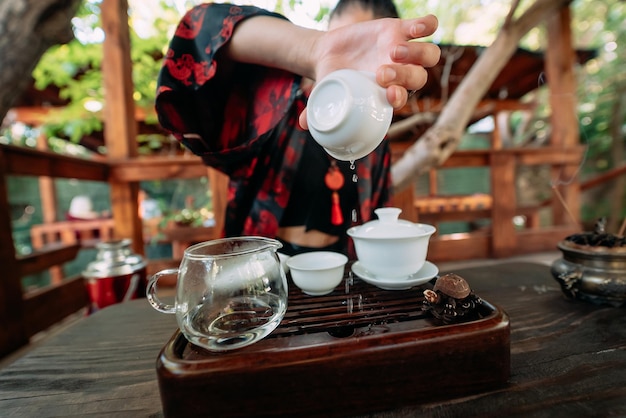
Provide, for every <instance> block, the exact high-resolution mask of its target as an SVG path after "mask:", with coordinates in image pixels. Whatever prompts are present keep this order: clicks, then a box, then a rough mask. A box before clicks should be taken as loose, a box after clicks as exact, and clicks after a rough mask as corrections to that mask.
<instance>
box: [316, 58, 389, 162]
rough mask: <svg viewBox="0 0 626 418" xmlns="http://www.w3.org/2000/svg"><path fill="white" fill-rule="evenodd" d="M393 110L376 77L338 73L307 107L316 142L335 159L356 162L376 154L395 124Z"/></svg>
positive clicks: (319, 86) (326, 79)
mask: <svg viewBox="0 0 626 418" xmlns="http://www.w3.org/2000/svg"><path fill="white" fill-rule="evenodd" d="M392 116H393V108H392V107H391V105H390V104H389V102H388V101H387V96H386V92H385V89H384V88H382V87H381V86H379V85H378V83H376V77H375V75H374V74H373V73H367V72H363V71H355V70H348V69H343V70H338V71H334V72H332V73H330V74H329V75H328V76H326V77H324V78H323V79H322V80H321V81H320V82H318V83H317V84H316V85H315V87H314V88H313V91H311V95H310V97H309V101H308V104H307V120H308V124H309V131H310V132H311V135H312V136H313V138H314V139H315V140H316V141H317V142H318V143H319V144H320V145H321V146H322V147H324V149H325V150H326V152H328V154H330V155H331V156H332V157H334V158H336V159H338V160H343V161H354V160H357V159H359V158H362V157H365V156H366V155H367V154H369V153H370V152H372V151H373V150H374V149H375V148H376V147H377V146H378V144H380V142H381V141H382V140H383V138H384V137H385V135H386V134H387V130H388V129H389V125H390V124H391V118H392Z"/></svg>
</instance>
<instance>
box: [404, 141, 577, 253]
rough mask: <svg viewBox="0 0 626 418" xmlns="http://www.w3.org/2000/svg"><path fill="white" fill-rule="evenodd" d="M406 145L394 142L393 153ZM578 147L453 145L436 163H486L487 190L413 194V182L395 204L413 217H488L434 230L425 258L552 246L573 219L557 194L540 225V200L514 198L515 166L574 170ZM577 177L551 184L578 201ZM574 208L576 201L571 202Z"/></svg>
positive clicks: (568, 229) (572, 226)
mask: <svg viewBox="0 0 626 418" xmlns="http://www.w3.org/2000/svg"><path fill="white" fill-rule="evenodd" d="M405 148H406V145H403V144H401V143H400V144H398V143H396V144H393V145H392V150H393V152H394V156H395V157H396V158H397V157H399V156H400V155H402V153H403V152H404V149H405ZM583 151H584V149H583V147H571V148H568V149H565V150H564V149H561V148H558V149H557V148H556V147H543V148H512V149H487V150H469V151H457V152H455V153H454V154H452V155H451V156H450V158H449V159H448V160H447V161H446V162H445V163H444V164H443V165H442V166H441V167H439V168H438V169H446V168H461V167H488V168H489V169H490V179H491V180H490V181H491V193H490V194H489V195H487V196H486V195H477V196H472V195H467V196H458V195H455V196H444V195H427V196H417V195H416V194H415V190H414V188H407V189H406V190H403V191H402V192H401V193H398V194H396V195H395V196H394V202H395V203H394V204H395V205H396V206H399V207H401V208H402V209H403V212H402V216H403V217H404V218H405V219H409V220H412V221H414V222H417V221H422V222H428V223H437V222H443V221H451V220H476V219H489V220H490V221H491V226H490V227H489V228H487V229H480V230H477V231H474V232H469V233H459V234H449V235H441V234H438V235H437V236H435V237H434V238H433V239H432V240H431V244H430V247H429V252H428V254H429V259H431V260H433V261H451V260H461V259H473V258H498V257H508V256H512V255H518V254H528V253H534V252H542V251H554V250H556V248H557V247H556V244H557V242H558V241H559V240H561V239H563V238H564V237H566V236H567V235H570V234H572V233H575V232H579V231H580V226H579V225H578V223H577V222H576V220H574V219H571V218H570V217H569V216H568V214H567V210H566V209H565V208H563V201H562V199H557V198H556V197H554V198H553V199H552V200H551V206H550V209H551V210H552V224H551V225H548V226H545V227H540V226H539V221H538V218H539V213H538V211H539V210H540V209H542V208H543V205H537V206H533V207H522V206H520V205H518V203H517V193H516V186H515V178H516V172H517V171H516V170H517V169H518V168H519V167H521V166H533V165H547V166H550V167H551V168H552V170H553V171H554V170H558V171H562V172H566V173H571V172H575V171H576V169H577V168H578V167H579V165H580V163H581V161H582V156H583ZM578 192H579V186H578V183H576V182H572V183H571V184H568V185H561V186H559V187H558V188H555V189H554V190H553V193H559V196H560V197H562V196H567V199H566V204H567V201H574V202H576V204H577V203H578V201H579V199H578ZM570 209H571V210H572V211H573V212H574V213H578V207H577V206H574V205H573V206H572V207H571V208H570ZM517 215H523V216H525V217H526V218H527V220H528V221H527V223H526V228H524V229H519V228H517V227H516V226H515V224H514V222H513V219H514V217H515V216H517Z"/></svg>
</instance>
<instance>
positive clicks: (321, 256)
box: [287, 251, 348, 296]
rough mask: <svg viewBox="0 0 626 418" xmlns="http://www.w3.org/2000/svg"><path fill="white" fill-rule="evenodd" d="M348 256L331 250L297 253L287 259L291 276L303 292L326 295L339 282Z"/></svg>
mask: <svg viewBox="0 0 626 418" xmlns="http://www.w3.org/2000/svg"><path fill="white" fill-rule="evenodd" d="M347 262H348V257H346V256H345V255H343V254H341V253H335V252H332V251H314V252H310V253H303V254H297V255H294V256H292V257H290V258H289V260H287V266H288V267H289V270H290V271H291V278H292V279H293V282H294V283H295V285H296V286H298V287H299V288H300V289H301V290H302V291H303V292H304V293H306V294H307V295H312V296H320V295H326V294H328V293H330V292H332V291H333V290H334V289H335V287H337V286H338V285H339V283H341V280H342V279H343V272H344V267H345V265H346V263H347Z"/></svg>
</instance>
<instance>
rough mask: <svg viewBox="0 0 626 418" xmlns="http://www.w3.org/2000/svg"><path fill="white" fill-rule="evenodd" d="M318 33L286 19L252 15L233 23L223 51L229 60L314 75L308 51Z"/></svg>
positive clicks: (312, 77) (311, 58) (313, 44)
mask: <svg viewBox="0 0 626 418" xmlns="http://www.w3.org/2000/svg"><path fill="white" fill-rule="evenodd" d="M322 34H323V32H320V31H317V30H313V29H306V28H303V27H299V26H296V25H294V24H293V23H291V22H289V21H287V20H281V19H277V18H274V17H270V16H256V17H252V18H250V19H246V20H244V21H243V22H240V23H239V24H237V25H236V26H235V30H234V32H233V35H232V38H231V39H230V42H229V43H228V44H227V45H226V50H225V52H226V54H227V56H228V57H229V58H230V59H232V60H233V61H238V62H243V63H248V64H257V65H262V66H267V67H274V68H279V69H282V70H286V71H290V72H292V73H295V74H298V75H301V76H304V77H308V78H311V79H315V61H316V59H315V57H314V56H315V54H313V53H312V51H313V50H314V46H315V43H316V41H317V39H318V38H319V37H320V36H321V35H322Z"/></svg>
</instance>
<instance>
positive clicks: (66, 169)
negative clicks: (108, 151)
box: [0, 144, 109, 182]
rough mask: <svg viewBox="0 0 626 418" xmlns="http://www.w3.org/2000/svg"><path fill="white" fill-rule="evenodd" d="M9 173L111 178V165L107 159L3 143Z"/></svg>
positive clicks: (75, 177)
mask: <svg viewBox="0 0 626 418" xmlns="http://www.w3.org/2000/svg"><path fill="white" fill-rule="evenodd" d="M0 149H1V150H2V152H3V153H4V155H5V170H6V173H7V174H8V175H16V176H20V175H21V176H48V177H62V178H70V179H79V180H93V181H103V182H104V181H107V179H108V177H109V167H108V166H107V164H106V163H105V162H103V161H94V160H87V159H83V158H76V157H69V156H66V155H60V154H55V153H52V152H46V151H40V150H36V149H33V148H26V147H17V146H14V145H4V144H0Z"/></svg>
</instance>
